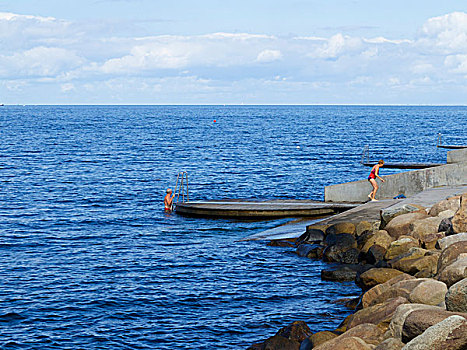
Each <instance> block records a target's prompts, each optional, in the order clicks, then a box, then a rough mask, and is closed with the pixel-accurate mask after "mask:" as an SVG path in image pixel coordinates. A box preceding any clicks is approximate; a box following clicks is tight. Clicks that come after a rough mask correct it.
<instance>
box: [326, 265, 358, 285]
mask: <svg viewBox="0 0 467 350" xmlns="http://www.w3.org/2000/svg"><path fill="white" fill-rule="evenodd" d="M355 276H357V271H355V270H353V269H351V268H350V267H344V266H340V267H338V268H332V269H323V270H321V279H322V280H323V281H336V282H345V281H353V280H355Z"/></svg>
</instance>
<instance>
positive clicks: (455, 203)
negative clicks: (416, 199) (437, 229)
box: [428, 196, 461, 216]
mask: <svg viewBox="0 0 467 350" xmlns="http://www.w3.org/2000/svg"><path fill="white" fill-rule="evenodd" d="M460 199H461V197H460V196H454V197H451V198H447V199H444V200H442V201H441V202H438V203H436V204H435V205H433V206H432V207H431V209H430V211H429V212H428V214H429V215H431V216H438V215H439V214H440V213H441V212H443V211H446V210H451V211H454V212H456V211H457V210H458V209H459V207H460V205H461V202H460Z"/></svg>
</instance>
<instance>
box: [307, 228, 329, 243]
mask: <svg viewBox="0 0 467 350" xmlns="http://www.w3.org/2000/svg"><path fill="white" fill-rule="evenodd" d="M304 240H305V241H307V242H314V243H321V242H323V241H324V232H323V231H321V230H317V229H314V228H307V230H306V235H305V237H304Z"/></svg>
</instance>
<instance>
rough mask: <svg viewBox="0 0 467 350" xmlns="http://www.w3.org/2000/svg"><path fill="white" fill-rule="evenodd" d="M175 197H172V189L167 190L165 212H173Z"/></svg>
mask: <svg viewBox="0 0 467 350" xmlns="http://www.w3.org/2000/svg"><path fill="white" fill-rule="evenodd" d="M174 197H175V194H174V195H172V189H170V188H168V189H167V194H166V195H165V198H164V207H165V209H164V210H165V211H172V204H173V199H174Z"/></svg>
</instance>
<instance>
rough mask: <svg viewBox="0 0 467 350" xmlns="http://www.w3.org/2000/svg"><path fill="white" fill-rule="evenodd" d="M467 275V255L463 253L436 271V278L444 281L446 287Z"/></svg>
mask: <svg viewBox="0 0 467 350" xmlns="http://www.w3.org/2000/svg"><path fill="white" fill-rule="evenodd" d="M466 277H467V257H465V255H464V254H462V255H461V256H459V258H458V259H457V260H456V261H454V262H453V263H452V264H450V265H448V266H446V267H445V268H444V269H443V270H442V271H441V272H440V273H438V275H437V278H438V280H440V281H442V282H444V283H446V285H447V286H448V287H451V286H452V285H453V284H455V283H457V282H459V281H460V280H462V279H464V278H466Z"/></svg>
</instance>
